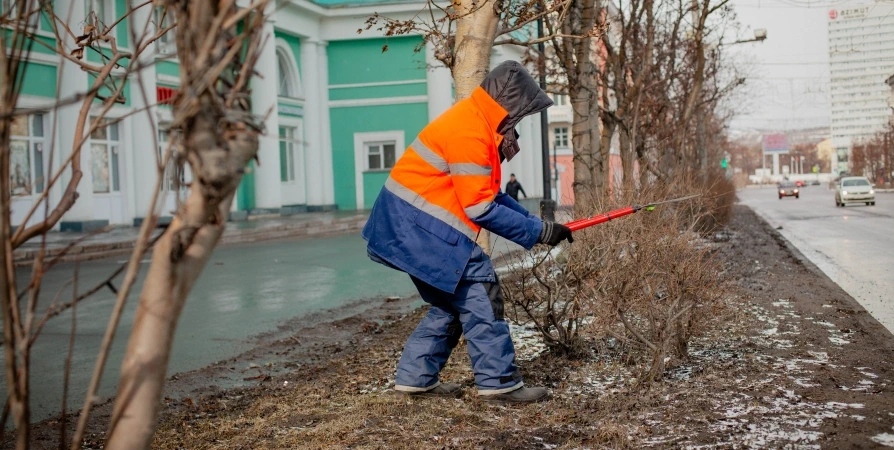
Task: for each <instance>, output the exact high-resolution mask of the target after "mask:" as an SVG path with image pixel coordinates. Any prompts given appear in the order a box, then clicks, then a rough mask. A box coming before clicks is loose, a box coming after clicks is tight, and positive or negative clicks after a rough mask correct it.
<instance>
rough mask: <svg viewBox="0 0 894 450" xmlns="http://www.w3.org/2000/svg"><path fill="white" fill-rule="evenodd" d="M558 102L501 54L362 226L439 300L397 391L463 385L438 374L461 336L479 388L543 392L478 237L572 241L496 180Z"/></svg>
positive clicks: (371, 244)
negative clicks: (522, 139)
mask: <svg viewBox="0 0 894 450" xmlns="http://www.w3.org/2000/svg"><path fill="white" fill-rule="evenodd" d="M551 105H552V100H550V98H549V96H547V95H546V93H544V92H543V91H542V90H541V89H540V87H539V86H538V85H537V83H536V82H535V81H534V79H533V78H532V77H531V75H530V74H529V73H528V72H527V70H525V68H524V67H523V66H522V65H521V64H519V63H518V62H515V61H507V62H504V63H502V64H500V65H499V66H497V67H496V68H495V69H494V70H493V71H491V72H490V74H488V76H487V77H486V78H485V79H484V81H483V82H482V83H481V86H479V87H478V88H476V89H475V90H474V92H472V95H471V97H469V98H467V99H465V100H462V101H459V102H457V103H456V104H455V105H453V106H452V107H451V108H450V109H448V110H447V111H446V112H444V114H442V115H441V116H439V117H438V118H437V119H435V120H434V121H433V122H431V123H430V124H429V125H428V126H426V127H425V128H424V129H423V130H422V132H421V133H420V134H419V136H418V137H417V138H416V139H415V140H414V141H413V143H412V144H410V146H409V147H408V148H407V150H406V152H405V153H404V154H403V156H402V157H401V158H400V159H399V160H398V161H397V163H396V164H395V165H394V168H393V169H392V170H391V173H390V176H389V177H388V180H387V181H386V182H385V186H384V188H383V189H382V191H381V192H380V193H379V196H378V198H377V199H376V203H375V205H374V206H373V209H372V212H371V214H370V218H369V221H368V222H367V224H366V226H365V227H364V229H363V237H364V239H366V240H367V241H368V246H367V253H368V254H369V256H370V258H372V259H373V260H374V261H377V262H379V263H382V264H385V265H387V266H388V267H391V268H394V269H398V270H402V271H404V272H407V273H408V274H409V275H410V277H411V279H412V280H413V283H414V284H415V285H416V288H417V289H418V290H419V293H420V294H421V296H422V299H423V300H425V301H426V302H427V303H429V304H430V305H431V308H430V309H429V312H428V314H427V315H426V316H425V318H424V319H423V320H422V321H421V322H420V323H419V326H418V327H417V328H416V330H415V331H414V332H413V334H412V335H411V336H410V337H409V339H408V340H407V343H406V345H405V346H404V351H403V354H402V355H401V358H400V362H399V363H398V367H397V378H396V381H395V387H394V389H395V391H397V392H401V393H405V394H409V395H417V396H447V397H458V396H460V395H461V394H462V389H461V387H460V385H458V384H455V383H441V382H440V379H439V373H440V371H441V369H442V368H443V367H444V365H445V364H446V363H447V359H448V358H449V356H450V353H451V352H452V350H453V348H454V347H455V346H456V344H457V342H458V341H459V337H460V336H461V335H464V336H465V337H466V342H467V343H468V350H469V356H470V357H471V359H472V368H473V370H474V372H475V384H476V385H477V387H478V395H479V396H480V397H482V398H483V399H485V400H493V401H500V402H533V401H539V400H543V399H545V398H547V396H548V393H547V391H546V389H544V388H531V387H525V386H524V383H523V382H522V377H521V375H520V374H519V372H518V368H517V366H516V365H515V349H514V347H513V345H512V338H511V336H510V335H509V326H508V325H507V324H506V321H505V320H504V319H503V296H502V292H501V289H500V285H499V280H498V279H497V276H496V273H495V271H494V267H493V264H492V263H491V261H490V258H488V256H487V254H486V253H485V252H484V251H483V250H482V248H481V247H480V246H479V245H478V244H477V243H476V237H477V236H478V233H479V232H480V231H481V229H482V228H484V229H486V230H489V231H491V232H493V233H495V234H497V235H499V236H502V237H504V238H506V239H508V240H510V241H513V242H515V243H517V244H519V245H521V246H522V247H524V248H526V249H530V248H532V247H533V246H534V245H535V244H536V243H545V244H548V245H553V246H555V245H557V244H558V243H559V242H561V241H562V240H568V242H572V241H573V238H572V236H571V231H570V230H569V229H568V228H567V227H565V226H564V225H562V224H559V223H553V222H544V221H542V220H541V219H540V218H538V217H536V216H533V215H531V214H530V213H529V212H528V211H526V210H525V209H524V208H523V207H522V206H521V205H519V204H518V203H517V202H516V201H515V200H513V199H512V198H511V197H509V196H508V195H506V194H505V193H503V192H501V191H500V179H501V170H500V163H501V162H502V161H503V160H510V159H512V158H513V157H514V156H515V155H516V154H517V153H518V152H519V146H518V142H517V140H516V139H517V138H518V133H517V132H516V131H515V127H516V125H517V124H518V122H519V121H520V120H521V119H522V118H524V117H525V116H528V115H531V114H536V113H538V112H540V111H542V110H544V109H546V108H548V107H549V106H551Z"/></svg>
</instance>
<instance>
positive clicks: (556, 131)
mask: <svg viewBox="0 0 894 450" xmlns="http://www.w3.org/2000/svg"><path fill="white" fill-rule="evenodd" d="M559 130H562V133H559ZM568 134H569V133H568V127H555V128H553V146H554V147H555V148H568V147H569V142H570V140H569V136H568ZM560 136H561V137H562V142H560V141H559V137H560Z"/></svg>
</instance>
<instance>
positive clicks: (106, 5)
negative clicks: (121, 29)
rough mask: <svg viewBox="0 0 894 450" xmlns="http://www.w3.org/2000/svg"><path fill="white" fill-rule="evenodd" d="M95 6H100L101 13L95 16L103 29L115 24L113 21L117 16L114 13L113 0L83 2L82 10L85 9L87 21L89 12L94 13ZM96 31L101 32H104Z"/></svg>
mask: <svg viewBox="0 0 894 450" xmlns="http://www.w3.org/2000/svg"><path fill="white" fill-rule="evenodd" d="M96 6H102V11H101V12H100V13H97V14H96V16H97V18H98V19H99V21H100V22H102V25H103V27H108V26H111V25H112V24H113V23H115V20H117V19H118V16H117V14H116V13H115V0H87V1H86V2H84V8H85V9H86V11H85V12H84V13H85V14H86V15H87V18H88V19H89V18H90V13H91V12H96ZM93 25H97V24H93ZM98 31H100V32H102V31H104V30H98Z"/></svg>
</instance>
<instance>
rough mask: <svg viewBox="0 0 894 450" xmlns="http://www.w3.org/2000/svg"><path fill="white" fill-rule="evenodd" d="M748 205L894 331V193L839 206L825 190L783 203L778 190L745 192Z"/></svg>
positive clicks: (809, 190) (815, 188)
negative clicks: (871, 202)
mask: <svg viewBox="0 0 894 450" xmlns="http://www.w3.org/2000/svg"><path fill="white" fill-rule="evenodd" d="M737 194H738V196H739V201H740V202H741V203H742V204H745V205H748V206H749V207H751V208H752V209H753V210H754V211H755V212H757V213H758V214H759V215H760V216H762V217H763V218H764V219H765V220H767V222H769V223H770V225H771V226H773V227H774V228H776V227H780V226H781V227H782V229H781V230H779V232H780V233H781V234H782V235H783V236H784V237H785V238H786V239H788V241H789V242H791V243H792V244H793V245H794V246H795V247H797V248H798V250H800V251H801V253H803V254H804V255H805V256H806V257H807V258H809V259H810V260H811V261H812V262H813V263H814V264H816V265H817V266H818V267H819V268H820V269H821V270H822V271H823V272H825V274H826V275H827V276H828V277H829V278H831V279H832V281H834V282H836V283H837V284H838V285H839V286H841V287H842V288H843V289H844V290H845V291H847V293H848V294H850V295H851V296H852V297H854V298H855V299H856V300H857V301H858V302H860V304H861V305H863V307H864V308H866V310H867V311H869V313H870V314H872V316H873V317H875V318H876V319H877V320H878V321H879V322H881V323H882V325H884V326H885V327H886V328H887V329H888V330H890V331H892V332H894V275H892V270H894V193H877V194H876V206H865V205H848V206H847V207H845V208H839V207H836V206H835V199H834V198H835V191H832V190H829V189H827V188H826V186H808V187H805V188H802V189H801V198H800V199H795V198H794V197H786V198H783V199H782V200H779V199H778V197H777V195H776V190H775V188H774V187H766V188H762V189H742V190H739V191H738V193H737Z"/></svg>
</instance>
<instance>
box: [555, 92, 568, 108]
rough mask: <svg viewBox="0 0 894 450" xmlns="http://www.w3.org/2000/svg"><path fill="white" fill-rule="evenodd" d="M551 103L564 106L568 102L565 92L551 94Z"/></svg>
mask: <svg viewBox="0 0 894 450" xmlns="http://www.w3.org/2000/svg"><path fill="white" fill-rule="evenodd" d="M552 98H553V103H555V105H556V106H565V105H567V104H568V96H567V95H565V94H552Z"/></svg>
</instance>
